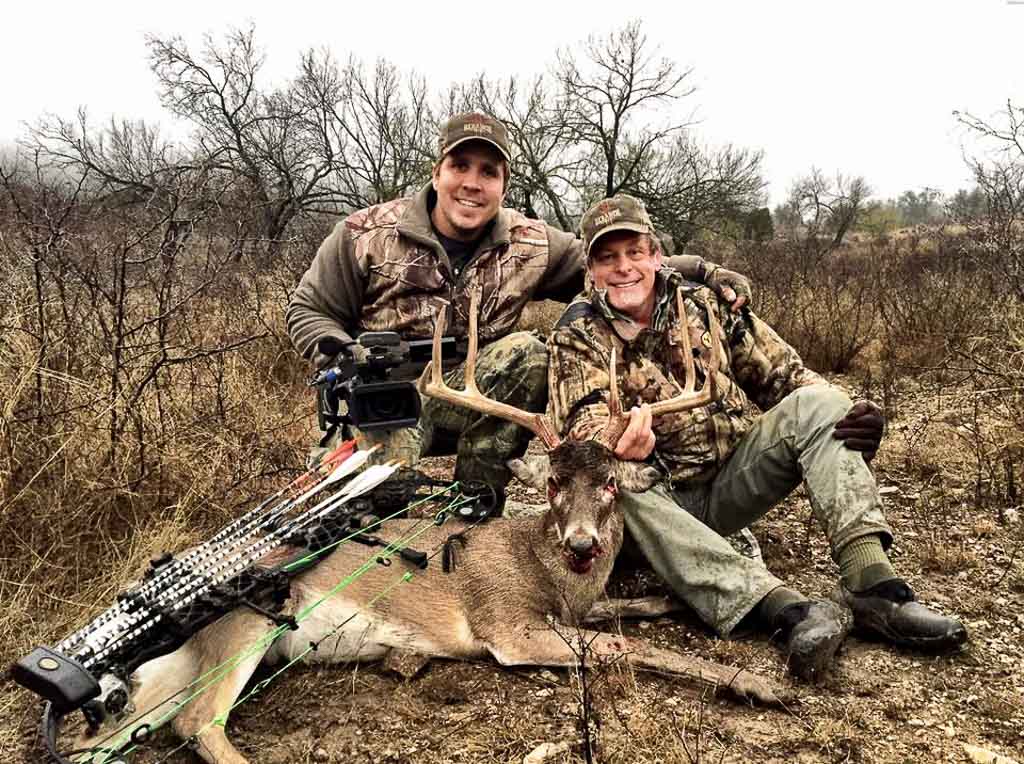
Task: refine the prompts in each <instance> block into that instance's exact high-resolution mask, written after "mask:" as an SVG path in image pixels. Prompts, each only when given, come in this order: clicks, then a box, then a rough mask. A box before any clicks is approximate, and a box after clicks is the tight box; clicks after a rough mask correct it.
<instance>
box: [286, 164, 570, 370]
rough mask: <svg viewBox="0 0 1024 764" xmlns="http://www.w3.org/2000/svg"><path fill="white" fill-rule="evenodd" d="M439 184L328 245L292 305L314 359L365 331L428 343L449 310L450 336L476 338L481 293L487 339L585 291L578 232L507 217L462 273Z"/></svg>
mask: <svg viewBox="0 0 1024 764" xmlns="http://www.w3.org/2000/svg"><path fill="white" fill-rule="evenodd" d="M432 193H433V191H432V189H431V187H430V185H429V184H428V185H427V186H425V187H424V188H423V189H422V190H421V191H420V192H419V193H418V194H417V195H416V196H413V197H407V198H404V199H396V200H395V201H391V202H385V203H384V204H378V205H375V206H373V207H369V208H367V209H364V210H360V211H358V212H355V213H353V214H352V215H349V216H348V217H347V218H345V219H344V220H342V221H341V222H340V223H338V224H337V226H335V228H334V231H333V232H332V233H331V235H330V236H328V237H327V239H325V240H324V242H323V244H322V245H321V246H320V249H319V251H318V252H317V254H316V257H315V258H314V259H313V262H312V264H311V265H310V267H309V269H308V270H307V271H306V273H305V275H304V276H303V277H302V280H301V281H300V282H299V286H298V287H297V288H296V290H295V292H294V293H293V294H292V297H291V301H290V303H289V305H288V313H287V321H288V333H289V335H290V336H291V338H292V342H293V343H294V344H295V347H296V348H297V349H298V350H299V351H300V352H301V353H302V354H303V355H304V356H306V357H307V358H308V357H312V356H313V353H314V350H315V347H316V343H317V341H318V340H320V339H322V338H324V337H336V338H338V339H341V340H343V341H347V340H348V339H350V337H351V335H353V334H357V333H360V332H364V331H395V332H398V333H399V334H401V335H402V336H403V337H404V338H406V339H414V338H429V337H431V336H432V335H433V332H434V318H435V315H436V313H437V311H438V310H440V309H441V308H442V307H444V306H445V305H449V307H448V308H447V310H448V311H449V312H448V329H447V333H449V334H454V335H456V336H464V335H465V334H466V333H467V331H468V314H469V297H470V294H471V292H472V291H473V290H480V294H481V302H480V340H481V342H482V343H483V342H487V341H488V340H493V339H497V338H498V337H501V336H503V335H505V334H508V333H509V332H510V331H511V330H512V328H513V327H514V326H515V324H516V322H517V321H518V319H519V315H520V313H521V312H522V310H523V307H524V306H525V305H526V303H527V302H529V301H530V300H541V299H548V298H550V299H556V300H560V301H561V302H566V301H568V300H569V299H571V298H572V296H573V295H574V294H576V293H578V292H579V291H580V289H581V287H582V285H583V252H582V247H581V246H580V244H579V241H578V240H577V239H576V238H575V236H573V235H572V234H570V233H565V232H563V231H559V230H557V229H555V228H552V227H551V226H549V225H547V224H546V223H543V222H541V221H537V220H531V219H530V218H527V217H526V216H525V215H522V214H520V213H519V212H516V211H515V210H512V209H507V208H504V209H501V210H499V212H498V216H497V218H496V219H495V221H494V224H493V225H492V226H491V228H490V230H489V232H488V233H487V234H486V235H485V236H484V238H483V240H482V241H481V242H480V244H479V246H478V248H477V251H476V253H475V254H474V255H473V257H472V258H471V259H470V260H469V261H468V262H467V263H466V265H465V267H464V269H463V270H462V272H461V273H458V272H454V271H453V268H452V265H451V263H450V262H449V260H448V256H447V254H446V253H445V251H444V247H442V246H441V244H440V243H439V242H438V241H437V239H436V237H435V235H434V233H433V229H432V227H431V224H430V214H429V212H428V204H429V201H430V195H431V194H432Z"/></svg>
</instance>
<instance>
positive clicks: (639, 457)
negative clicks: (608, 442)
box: [615, 403, 655, 462]
mask: <svg viewBox="0 0 1024 764" xmlns="http://www.w3.org/2000/svg"><path fill="white" fill-rule="evenodd" d="M653 421H654V417H653V416H652V415H651V407H650V406H648V405H647V404H646V403H645V404H644V405H643V406H640V407H639V408H637V407H636V406H634V407H633V408H632V409H630V411H629V425H627V427H626V431H625V432H624V433H622V437H621V438H619V442H618V443H616V444H615V455H616V456H617V457H619V458H620V459H622V460H623V461H632V462H640V461H643V460H644V459H646V458H647V457H648V456H650V455H651V451H653V450H654V440H655V439H654V430H652V429H651V423H652V422H653Z"/></svg>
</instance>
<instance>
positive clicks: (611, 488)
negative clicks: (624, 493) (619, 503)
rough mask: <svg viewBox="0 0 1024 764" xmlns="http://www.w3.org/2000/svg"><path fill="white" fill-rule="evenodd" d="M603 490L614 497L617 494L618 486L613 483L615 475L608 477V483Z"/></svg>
mask: <svg viewBox="0 0 1024 764" xmlns="http://www.w3.org/2000/svg"><path fill="white" fill-rule="evenodd" d="M604 490H606V491H607V492H608V493H610V494H611V495H612V496H615V495H617V494H618V492H619V484H618V483H617V482H615V475H609V476H608V482H607V483H605V484H604Z"/></svg>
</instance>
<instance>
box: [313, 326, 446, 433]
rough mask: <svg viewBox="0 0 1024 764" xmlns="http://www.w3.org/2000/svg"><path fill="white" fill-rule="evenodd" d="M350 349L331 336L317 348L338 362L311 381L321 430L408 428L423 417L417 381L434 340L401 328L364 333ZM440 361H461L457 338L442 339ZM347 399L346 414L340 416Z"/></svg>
mask: <svg viewBox="0 0 1024 764" xmlns="http://www.w3.org/2000/svg"><path fill="white" fill-rule="evenodd" d="M351 344H352V345H356V344H357V345H359V347H360V349H361V350H359V351H354V352H353V351H351V350H347V348H349V347H351V345H342V344H341V343H339V342H337V341H336V340H333V339H326V340H321V342H320V343H319V345H318V349H319V350H320V352H321V353H323V354H324V355H333V356H335V362H334V364H333V365H331V366H330V367H328V368H326V369H324V370H322V371H321V372H319V373H318V374H316V375H315V376H314V377H313V379H312V380H310V386H315V387H316V388H317V419H318V422H319V424H320V429H321V430H324V431H326V430H328V429H329V428H330V427H331V426H332V425H339V424H348V425H351V426H353V427H356V428H358V429H360V430H363V431H365V432H373V431H374V430H394V429H398V428H400V427H410V426H412V425H414V424H416V422H418V421H419V418H420V394H419V391H418V390H417V389H416V384H415V382H414V381H412V380H415V379H416V378H417V377H419V375H420V373H421V372H422V371H423V369H424V368H425V367H426V366H427V364H429V363H430V356H431V350H432V347H433V341H432V340H403V339H402V338H401V337H400V336H399V335H398V333H397V332H365V333H363V334H361V335H359V337H358V338H357V339H356V341H355V342H354V343H351ZM441 357H442V364H445V362H447V364H446V365H447V366H448V367H449V368H450V366H451V365H452V363H453V362H455V363H457V362H458V361H459V360H460V356H459V353H458V351H457V349H456V343H455V338H454V337H444V338H442V340H441ZM341 401H345V404H346V409H347V411H346V413H345V414H339V413H338V411H339V408H340V406H339V403H340V402H341Z"/></svg>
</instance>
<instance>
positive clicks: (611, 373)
mask: <svg viewBox="0 0 1024 764" xmlns="http://www.w3.org/2000/svg"><path fill="white" fill-rule="evenodd" d="M676 321H677V322H678V323H679V334H680V336H681V344H682V347H681V352H682V356H683V364H684V370H685V376H686V378H685V380H684V381H683V389H682V391H681V392H680V393H679V395H677V396H675V397H674V398H669V399H668V400H665V401H658V402H656V403H652V404H651V414H652V416H661V415H662V414H670V413H672V412H675V411H690V410H691V409H696V408H700V407H701V406H706V405H708V404H709V403H711V402H712V401H714V400H716V399H717V398H718V385H717V383H716V380H715V375H716V374H717V372H718V369H719V367H720V365H721V363H722V350H721V343H719V341H718V317H717V316H716V315H715V311H714V309H713V308H712V306H711V305H708V335H709V336H710V337H711V358H710V360H709V361H708V365H707V368H706V369H705V375H704V384H703V385H701V388H700V390H698V391H697V392H694V390H693V386H694V383H695V381H696V377H697V375H696V372H695V370H694V365H693V347H692V346H691V345H690V329H689V326H687V323H686V311H685V309H684V308H683V295H682V293H681V292H680V291H678V290H676ZM628 425H629V415H628V414H624V413H622V401H621V400H620V399H619V381H618V375H617V373H616V369H615V348H612V355H611V359H610V360H609V362H608V424H607V425H605V428H604V430H603V431H602V432H601V434H600V435H599V436H598V438H599V440H600V441H601V442H602V443H604V445H606V446H607V447H608V448H610V449H611V450H613V451H614V450H615V446H616V444H617V443H618V442H619V438H621V437H622V433H624V432H625V431H626V427H627V426H628Z"/></svg>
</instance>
